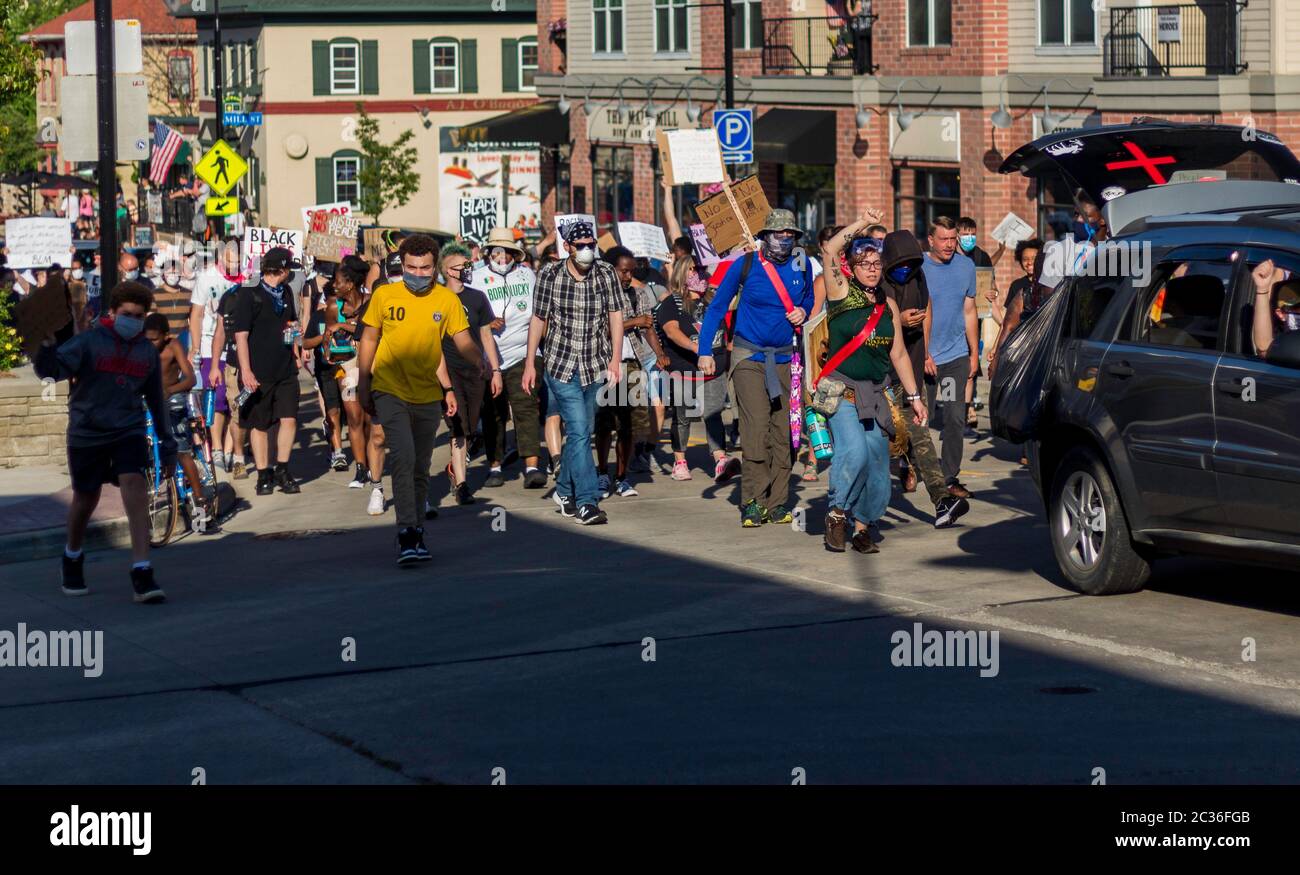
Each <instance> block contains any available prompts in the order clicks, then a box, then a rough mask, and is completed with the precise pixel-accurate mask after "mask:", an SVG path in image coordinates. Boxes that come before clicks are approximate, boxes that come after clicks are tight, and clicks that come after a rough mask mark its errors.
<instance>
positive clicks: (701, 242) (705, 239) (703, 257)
mask: <svg viewBox="0 0 1300 875" xmlns="http://www.w3.org/2000/svg"><path fill="white" fill-rule="evenodd" d="M691 243H692V244H693V245H694V246H695V257H696V259H697V260H698V261H699V262H700V264H702V265H703V266H704V267H713V266H714V265H715V264H717V263H718V262H719V261H721V260H722V259H721V258H719V257H718V250H716V249H714V248H713V241H711V240H710V239H709V235H708V232H706V231H705V230H704V226H703V225H701V224H699V223H698V222H697V223H696V224H694V225H691Z"/></svg>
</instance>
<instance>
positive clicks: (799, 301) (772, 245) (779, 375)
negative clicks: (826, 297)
mask: <svg viewBox="0 0 1300 875" xmlns="http://www.w3.org/2000/svg"><path fill="white" fill-rule="evenodd" d="M800 233H801V232H800V230H799V226H798V225H797V224H796V223H795V220H794V214H793V213H791V212H790V211H789V210H772V212H770V213H769V214H768V216H767V220H766V221H765V222H764V223H763V228H762V230H760V231H759V232H758V239H759V242H760V247H759V250H758V252H749V253H746V254H744V255H742V256H739V257H738V258H735V259H732V260H731V261H730V262H728V263H727V264H726V267H725V269H722V268H721V266H720V269H719V271H718V272H717V273H715V274H714V276H713V278H712V279H711V280H710V282H711V283H712V284H713V285H714V286H716V291H715V292H714V295H713V303H711V304H710V305H709V309H708V310H707V311H706V312H705V314H704V320H703V324H702V325H701V327H700V339H699V346H698V349H697V350H696V352H697V353H698V355H699V367H700V372H701V373H703V374H704V375H705V376H710V375H712V374H714V373H717V372H718V371H717V362H716V360H715V359H714V357H713V349H712V344H713V338H714V336H715V335H716V333H717V330H718V328H719V327H720V326H721V324H722V319H723V317H724V316H725V315H726V313H727V310H728V308H729V307H730V306H731V301H732V299H733V298H734V297H736V295H737V294H740V303H739V305H738V307H737V308H736V313H735V319H736V321H735V335H734V338H733V346H734V350H733V356H732V361H731V380H732V385H733V386H734V388H735V400H736V403H737V407H738V408H739V412H740V416H739V420H740V449H741V458H742V462H741V471H740V503H741V525H742V526H744V527H745V528H754V527H757V526H761V525H763V524H764V523H769V522H771V523H788V522H790V521H791V519H793V517H792V515H791V513H790V509H789V507H788V504H789V501H790V467H791V445H790V359H791V357H792V356H793V354H794V352H795V348H796V346H795V344H796V334H795V328H796V327H798V326H799V325H802V324H803V322H804V320H806V319H807V318H808V314H809V313H810V312H811V311H812V307H813V304H814V301H815V298H814V293H813V284H812V268H811V266H810V264H809V262H810V259H809V258H808V257H807V255H806V254H805V253H804V250H803V249H802V248H798V249H796V248H795V243H796V241H797V240H798V238H799V234H800ZM742 291H743V293H742Z"/></svg>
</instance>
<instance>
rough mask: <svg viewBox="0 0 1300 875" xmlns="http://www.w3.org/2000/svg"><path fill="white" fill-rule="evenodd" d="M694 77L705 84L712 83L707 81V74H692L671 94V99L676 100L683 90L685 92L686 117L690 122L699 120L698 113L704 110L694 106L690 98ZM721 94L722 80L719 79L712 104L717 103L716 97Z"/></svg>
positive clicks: (695, 122) (693, 122)
mask: <svg viewBox="0 0 1300 875" xmlns="http://www.w3.org/2000/svg"><path fill="white" fill-rule="evenodd" d="M696 79H698V80H700V81H701V82H703V83H704V84H705V85H713V84H714V83H712V82H710V81H709V78H708V77H707V76H698V75H697V76H692V77H691V78H689V79H687V80H686V82H685V83H684V84H683V85H682V86H681V87H680V88H678V89H677V93H676V94H674V95H673V100H674V101H676V100H678V99H680V98H681V96H682V93H683V92H684V93H685V94H686V118H687V120H688V121H690V123H691V124H697V123H698V122H699V120H700V115H701V114H702V113H703V111H704V107H702V106H696V104H695V101H693V100H692V99H691V86H692V85H693V84H695V80H696ZM721 95H722V82H721V81H719V82H718V83H717V85H716V87H715V89H714V92H713V105H714V106H717V105H718V99H719V98H720V97H721Z"/></svg>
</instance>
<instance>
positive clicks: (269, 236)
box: [244, 227, 303, 276]
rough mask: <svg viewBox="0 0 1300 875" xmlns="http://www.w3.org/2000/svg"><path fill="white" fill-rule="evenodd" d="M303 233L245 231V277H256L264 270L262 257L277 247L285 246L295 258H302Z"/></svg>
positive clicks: (256, 229)
mask: <svg viewBox="0 0 1300 875" xmlns="http://www.w3.org/2000/svg"><path fill="white" fill-rule="evenodd" d="M302 238H303V233H302V232H301V231H289V230H286V229H284V228H259V227H250V228H245V229H244V275H245V276H256V275H257V274H258V273H260V272H261V269H262V256H263V255H265V254H266V253H267V252H269V251H270V250H272V249H274V248H275V247H277V246H283V247H284V248H285V249H288V250H289V251H290V252H292V253H293V257H294V258H302Z"/></svg>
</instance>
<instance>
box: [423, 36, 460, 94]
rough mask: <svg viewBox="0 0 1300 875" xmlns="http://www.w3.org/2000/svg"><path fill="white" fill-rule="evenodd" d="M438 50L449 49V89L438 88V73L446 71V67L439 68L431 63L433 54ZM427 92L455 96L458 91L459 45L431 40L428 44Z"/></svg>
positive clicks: (444, 87) (447, 41) (445, 87)
mask: <svg viewBox="0 0 1300 875" xmlns="http://www.w3.org/2000/svg"><path fill="white" fill-rule="evenodd" d="M438 49H451V53H452V63H451V67H450V69H451V78H452V84H451V87H447V86H445V85H444V86H442V87H441V88H439V87H438V71H439V70H447V69H448V68H447V67H439V66H437V65H435V64H434V63H433V58H434V53H435V52H436V51H437V50H438ZM429 91H430V92H432V93H434V94H455V93H456V92H458V91H460V43H458V42H451V41H450V40H446V41H442V42H439V41H438V40H431V41H430V42H429Z"/></svg>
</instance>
